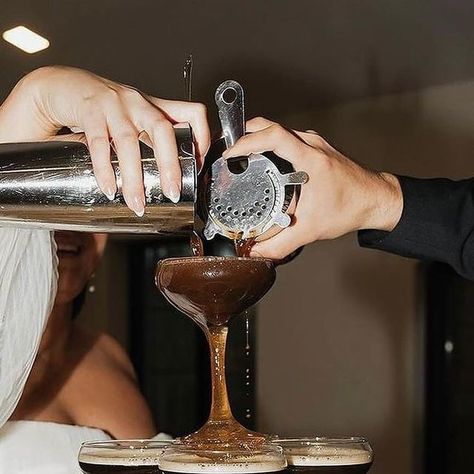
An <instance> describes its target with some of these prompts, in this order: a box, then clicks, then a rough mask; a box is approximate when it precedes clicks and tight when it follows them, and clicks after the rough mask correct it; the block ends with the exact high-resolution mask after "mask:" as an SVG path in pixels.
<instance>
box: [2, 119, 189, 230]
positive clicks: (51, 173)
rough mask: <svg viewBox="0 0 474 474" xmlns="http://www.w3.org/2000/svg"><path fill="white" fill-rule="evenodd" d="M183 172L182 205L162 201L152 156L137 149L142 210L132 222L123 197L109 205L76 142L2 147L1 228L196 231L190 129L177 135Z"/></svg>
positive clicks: (177, 131)
mask: <svg viewBox="0 0 474 474" xmlns="http://www.w3.org/2000/svg"><path fill="white" fill-rule="evenodd" d="M175 135H176V141H177V144H178V150H179V161H180V165H181V172H182V191H181V199H180V201H179V202H178V203H177V204H174V203H172V202H171V201H170V200H168V199H167V198H166V197H164V195H163V193H162V190H161V185H160V173H159V170H158V167H157V165H156V160H155V158H154V155H153V150H152V149H151V148H149V147H147V146H145V145H142V146H141V152H142V168H143V177H144V185H145V198H146V207H145V214H144V215H143V216H142V217H138V216H136V215H135V214H134V213H133V212H132V211H131V210H130V209H129V208H128V207H127V206H126V205H125V202H124V199H123V196H122V189H121V177H120V169H119V167H118V161H117V158H116V156H114V155H112V166H113V168H114V171H115V175H116V179H117V188H118V191H117V194H116V196H115V199H114V200H113V201H110V200H109V199H108V198H107V197H106V196H105V195H104V194H103V193H102V191H101V190H100V188H99V186H98V185H97V181H96V179H95V177H94V173H93V169H92V162H91V159H90V154H89V151H88V149H87V147H86V146H85V145H84V144H82V143H77V142H61V141H56V142H40V143H16V144H15V143H14V144H0V225H2V226H5V225H14V226H16V227H36V228H49V229H55V230H76V231H87V232H108V233H112V232H120V233H122V232H124V233H142V234H143V233H152V234H181V233H186V232H190V231H191V230H192V229H193V225H194V207H195V201H196V163H195V158H194V146H193V139H192V132H191V129H190V128H189V127H185V128H176V129H175Z"/></svg>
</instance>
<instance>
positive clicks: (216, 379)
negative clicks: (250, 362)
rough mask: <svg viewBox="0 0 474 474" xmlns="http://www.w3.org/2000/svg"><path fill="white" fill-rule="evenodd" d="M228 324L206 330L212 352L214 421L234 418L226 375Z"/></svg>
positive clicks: (212, 405)
mask: <svg viewBox="0 0 474 474" xmlns="http://www.w3.org/2000/svg"><path fill="white" fill-rule="evenodd" d="M227 332H228V328H227V326H211V327H210V328H209V329H208V331H206V336H207V337H208V341H209V351H210V354H211V374H212V376H211V381H212V400H211V412H210V416H209V418H210V419H211V420H213V421H223V420H232V419H233V415H232V411H231V408H230V404H229V397H228V394H227V384H226V375H225V349H226V343H227Z"/></svg>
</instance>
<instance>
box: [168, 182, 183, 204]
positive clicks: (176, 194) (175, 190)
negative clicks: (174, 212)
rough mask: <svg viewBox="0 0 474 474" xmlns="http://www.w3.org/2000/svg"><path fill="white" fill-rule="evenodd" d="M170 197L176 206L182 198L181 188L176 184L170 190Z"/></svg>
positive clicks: (171, 185)
mask: <svg viewBox="0 0 474 474" xmlns="http://www.w3.org/2000/svg"><path fill="white" fill-rule="evenodd" d="M168 197H169V198H170V200H171V202H174V203H175V204H176V203H177V202H178V201H179V198H180V197H181V191H180V189H179V186H178V185H177V184H176V183H171V184H170V186H169V189H168Z"/></svg>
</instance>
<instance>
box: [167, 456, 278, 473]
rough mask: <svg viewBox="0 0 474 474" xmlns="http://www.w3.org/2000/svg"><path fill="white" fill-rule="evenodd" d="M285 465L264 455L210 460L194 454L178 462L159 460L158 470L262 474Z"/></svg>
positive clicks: (275, 470) (182, 457)
mask: <svg viewBox="0 0 474 474" xmlns="http://www.w3.org/2000/svg"><path fill="white" fill-rule="evenodd" d="M285 467H286V466H285V463H284V461H282V460H279V459H269V457H267V456H264V455H256V456H253V455H252V454H251V452H250V453H249V456H239V457H235V458H229V459H228V460H226V458H225V457H222V458H221V459H216V460H212V459H210V458H208V457H204V456H203V457H201V456H198V455H195V454H189V455H181V456H179V460H178V459H176V460H173V459H161V460H160V463H159V468H160V470H161V471H165V472H174V473H181V474H198V473H201V474H208V473H209V474H212V473H222V474H254V473H255V474H262V473H269V472H278V471H282V470H283V469H285Z"/></svg>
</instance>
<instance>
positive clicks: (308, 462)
mask: <svg viewBox="0 0 474 474" xmlns="http://www.w3.org/2000/svg"><path fill="white" fill-rule="evenodd" d="M284 453H285V456H286V460H287V462H288V465H289V466H296V467H298V466H305V467H307V466H353V465H358V464H368V463H370V462H371V461H372V456H371V453H370V452H368V451H364V450H362V449H356V448H342V447H337V448H335V447H330V446H317V447H304V448H303V447H295V448H285V449H284Z"/></svg>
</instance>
